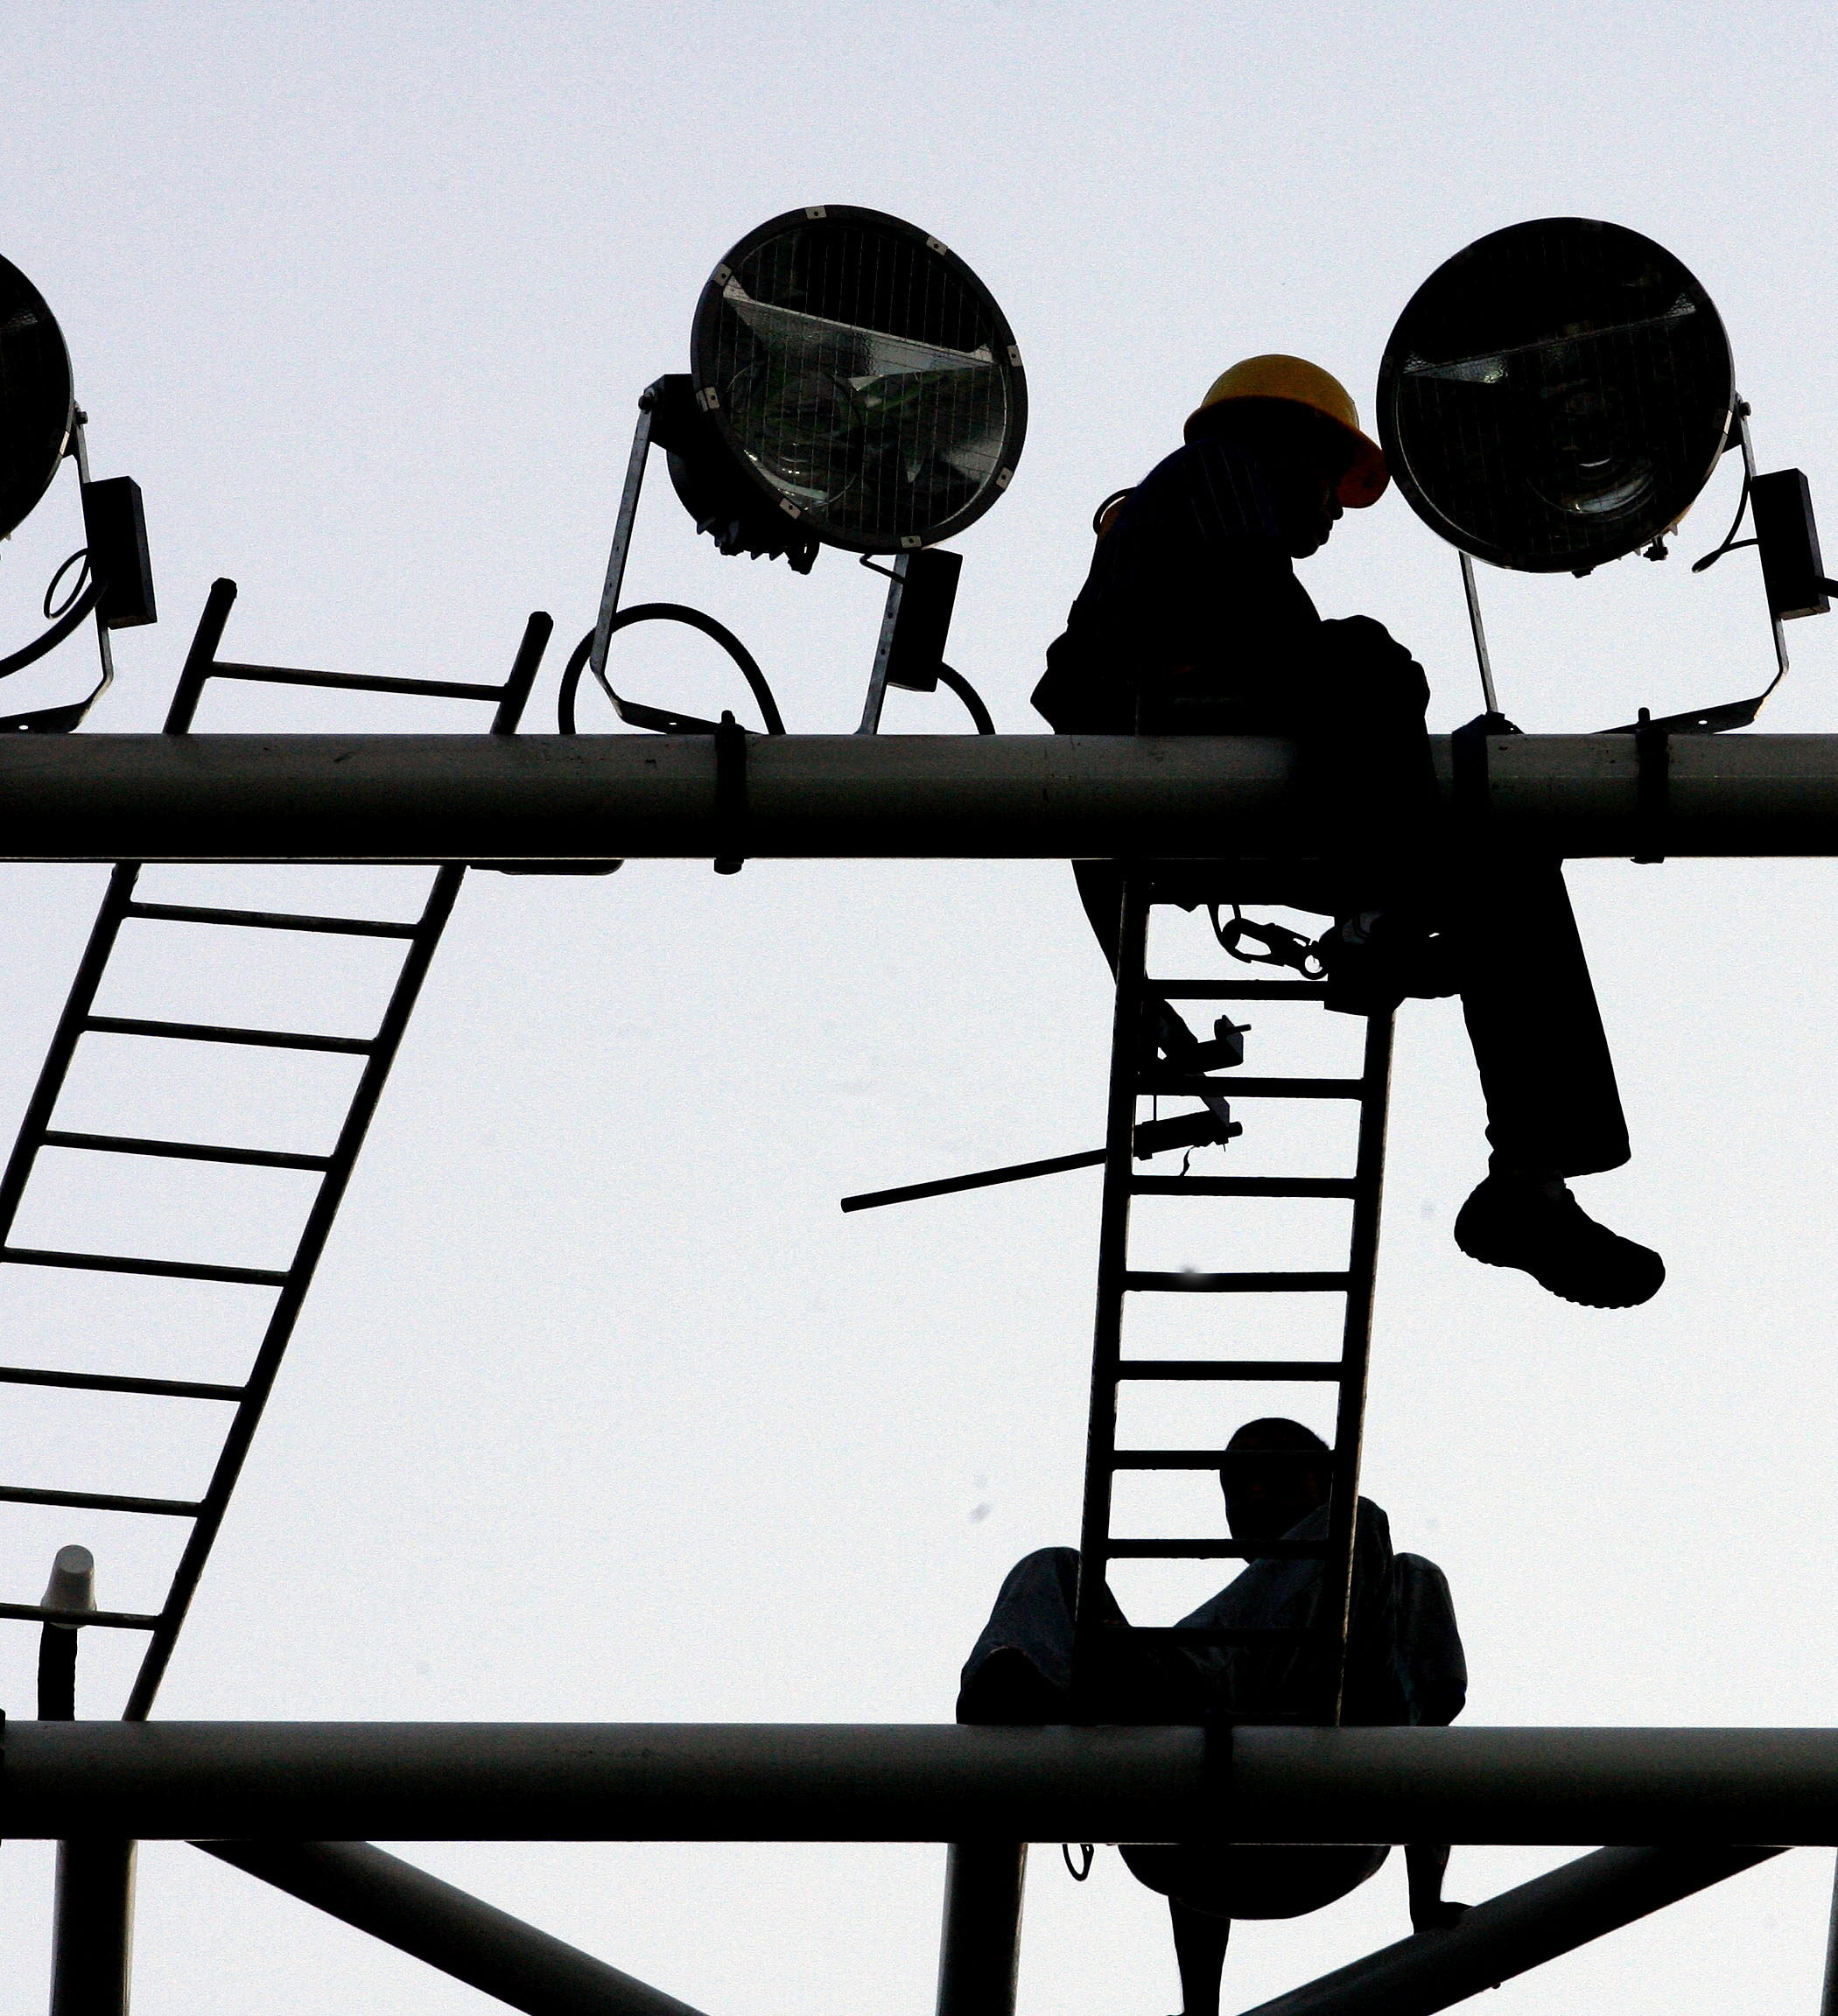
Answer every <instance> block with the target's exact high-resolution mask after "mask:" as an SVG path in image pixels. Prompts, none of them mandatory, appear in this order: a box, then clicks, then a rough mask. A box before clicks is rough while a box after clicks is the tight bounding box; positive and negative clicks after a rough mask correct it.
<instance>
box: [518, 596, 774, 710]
mask: <svg viewBox="0 0 1838 2016" xmlns="http://www.w3.org/2000/svg"><path fill="white" fill-rule="evenodd" d="M654 622H661V623H686V624H687V625H688V626H689V627H690V628H691V630H699V631H700V632H701V633H702V634H703V635H704V636H705V637H710V638H712V639H713V640H714V641H715V642H716V643H717V644H719V646H720V647H721V648H722V649H723V650H724V651H725V652H726V654H727V655H728V656H729V657H730V658H732V659H733V662H734V663H735V664H736V665H737V666H739V667H740V673H741V676H743V677H744V678H745V680H746V681H747V685H748V686H749V687H750V688H751V689H752V691H753V697H754V699H755V700H756V701H758V703H759V706H760V713H761V717H762V718H764V720H765V723H766V732H767V733H768V735H782V734H783V733H784V732H785V721H784V717H783V716H782V714H781V713H780V712H779V707H778V702H777V701H776V700H775V699H774V698H773V697H772V688H771V687H770V686H769V685H768V683H767V682H766V675H765V674H764V673H763V672H762V671H761V669H760V668H759V664H758V662H757V661H756V660H755V659H754V655H753V654H752V652H750V651H749V650H748V649H747V647H746V646H745V645H744V644H743V643H741V641H740V639H739V638H738V637H736V636H735V635H734V634H733V631H732V630H730V629H729V628H728V627H727V626H726V624H725V623H718V622H717V621H716V620H715V619H714V618H713V617H712V616H708V615H705V614H704V613H703V612H702V611H701V610H699V609H691V608H689V607H687V606H685V605H684V604H683V603H681V602H640V603H637V604H635V606H633V607H632V608H630V609H621V611H620V612H619V613H618V614H617V615H616V616H614V619H613V620H612V621H611V622H610V623H609V624H607V638H608V640H610V639H611V638H612V636H613V634H614V632H615V631H619V630H624V629H627V628H628V627H630V626H631V625H633V624H635V623H654ZM594 635H595V633H594V632H593V631H592V630H590V631H589V632H588V633H587V634H586V636H585V637H583V638H582V639H581V641H580V642H579V644H577V645H576V646H575V648H574V653H573V655H572V657H571V658H570V659H569V661H568V664H567V668H566V669H565V671H564V672H563V674H562V684H561V690H560V692H559V693H558V695H557V696H556V726H557V728H558V731H559V732H561V733H562V734H564V735H572V734H573V733H575V732H576V730H575V725H574V706H575V696H576V694H577V692H578V690H579V687H580V683H581V674H582V673H583V672H585V671H586V669H587V665H588V661H589V659H590V658H591V657H592V656H593V640H594ZM594 676H595V677H596V678H597V679H598V680H599V682H600V688H601V690H602V691H603V692H604V693H605V694H606V696H607V699H609V700H610V701H611V702H612V703H613V707H614V711H615V712H616V713H617V714H618V716H619V718H620V719H621V721H625V722H628V723H629V724H630V725H632V726H633V727H635V728H649V729H651V730H653V731H654V732H656V733H658V734H660V735H712V734H713V733H714V732H715V724H714V723H713V722H712V721H705V720H703V719H702V718H700V717H699V716H698V715H694V714H678V713H675V712H670V711H666V710H664V709H663V708H661V707H647V706H645V705H644V704H642V702H640V701H636V700H624V699H621V697H620V696H619V695H618V694H617V693H615V692H614V690H613V687H612V684H611V683H610V682H609V681H608V679H607V676H606V674H605V673H604V672H603V671H602V672H596V673H595V674H594Z"/></svg>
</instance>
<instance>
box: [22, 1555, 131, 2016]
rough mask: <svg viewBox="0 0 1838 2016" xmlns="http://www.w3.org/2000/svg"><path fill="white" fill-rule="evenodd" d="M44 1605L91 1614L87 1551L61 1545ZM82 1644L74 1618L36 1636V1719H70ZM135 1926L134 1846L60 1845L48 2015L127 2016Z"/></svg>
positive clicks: (92, 1601) (100, 1843)
mask: <svg viewBox="0 0 1838 2016" xmlns="http://www.w3.org/2000/svg"><path fill="white" fill-rule="evenodd" d="M45 1601H46V1605H47V1606H49V1605H55V1606H56V1607H58V1608H60V1609H61V1610H63V1611H64V1612H65V1613H66V1614H67V1617H69V1618H74V1617H76V1616H82V1617H83V1618H84V1619H85V1621H88V1619H89V1618H91V1617H93V1616H94V1614H95V1558H94V1557H93V1556H92V1555H91V1553H90V1551H89V1550H88V1548H87V1547H74V1546H73V1547H60V1548H59V1550H58V1552H57V1557H56V1559H55V1560H54V1561H53V1565H52V1571H51V1580H50V1582H49V1583H48V1584H47V1585H46V1591H45ZM80 1643H81V1628H79V1626H78V1625H77V1624H76V1623H75V1622H74V1621H67V1622H63V1623H47V1624H46V1626H45V1628H44V1630H43V1631H42V1632H41V1633H40V1634H39V1716H40V1718H41V1719H44V1720H46V1721H50V1722H54V1723H55V1722H64V1723H68V1722H71V1721H73V1720H74V1719H75V1716H76V1668H77V1647H78V1646H79V1644H80ZM133 1928H134V1844H133V1843H132V1842H131V1841H122V1840H109V1839H102V1840H93V1839H87V1838H86V1839H84V1840H81V1841H60V1842H59V1844H58V1877H57V1894H56V1902H55V1905H54V1907H53V1932H52V1957H51V2016H127V2009H128V1975H129V1963H130V1956H131V1953H132V1949H133Z"/></svg>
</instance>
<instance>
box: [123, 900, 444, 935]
mask: <svg viewBox="0 0 1838 2016" xmlns="http://www.w3.org/2000/svg"><path fill="white" fill-rule="evenodd" d="M123 915H124V916H127V917H151V918H157V919H158V920H159V921H161V922H163V923H167V924H237V925H242V926H246V927H247V928H249V929H251V930H258V931H329V932H331V933H333V935H336V936H339V937H345V938H412V937H413V936H414V935H415V934H416V932H417V930H418V929H419V928H420V927H419V926H418V925H416V924H386V923H384V922H382V921H381V920H379V919H375V918H369V917H290V916H287V915H285V914H284V913H283V912H281V911H278V910H215V909H209V908H204V907H200V906H199V905H197V904H194V903H140V902H133V903H130V904H129V905H128V906H127V907H126V908H125V910H124V911H123Z"/></svg>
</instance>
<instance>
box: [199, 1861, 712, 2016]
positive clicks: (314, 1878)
mask: <svg viewBox="0 0 1838 2016" xmlns="http://www.w3.org/2000/svg"><path fill="white" fill-rule="evenodd" d="M196 1845H197V1846H198V1847H200V1848H202V1849H203V1850H204V1852H205V1853H206V1854H207V1855H214V1856H215V1857H216V1858H217V1859H218V1860H219V1861H220V1862H228V1863H230V1864H231V1865H232V1866H234V1867H235V1868H238V1869H242V1870H245V1871H247V1873H249V1875H251V1876H259V1877H260V1878H261V1879H262V1880H263V1882H264V1883H272V1884H273V1885H274V1886H275V1887H276V1888H277V1889H279V1890H285V1891H286V1892H287V1893H288V1894H289V1895H290V1896H294V1897H298V1898H299V1899H300V1900H301V1901H302V1902H304V1903H307V1904H312V1905H316V1906H317V1907H318V1908H319V1909H320V1910H321V1911H326V1912H329V1913H330V1914H331V1915H332V1916H333V1917H334V1918H342V1919H343V1920H344V1922H346V1924H347V1925H354V1926H355V1927H356V1928H357V1929H358V1930H359V1931H360V1932H368V1933H369V1934H370V1936H372V1937H373V1938H376V1939H381V1940H382V1941H383V1942H384V1943H386V1944H388V1945H390V1946H394V1947H396V1948H397V1949H398V1950H400V1951H402V1952H403V1953H410V1954H412V1955H413V1956H414V1957H415V1958H416V1959H417V1960H425V1961H426V1962H427V1963H428V1964H429V1965H430V1966H431V1967H438V1968H439V1969H440V1971H441V1972H442V1973H444V1974H451V1975H452V1976H453V1978H455V1979H456V1980H459V1981H464V1982H466V1983H467V1985H469V1986H471V1987H474V1988H477V1989H480V1990H481V1991H483V1992H484V1993H486V1994H488V1995H495V1996H496V1997H497V1998H498V1999H499V2001H501V2002H508V2003H509V2005H511V2007H512V2008H513V2009H523V2010H525V2011H527V2012H529V2016H696V2012H695V2011H694V2010H693V2009H691V2007H690V2006H689V2005H688V2004H687V2003H686V2002H679V2001H677V1998H676V1997H675V1996H674V1995H666V1994H665V1993H664V1992H663V1990H662V1989H661V1988H652V1987H649V1986H647V1985H646V1984H645V1983H644V1982H642V1981H637V1980H635V1979H634V1978H632V1976H631V1975H629V1974H621V1972H620V1971H619V1969H618V1968H616V1967H609V1966H607V1964H606V1962H605V1961H604V1960H596V1959H595V1958H594V1957H593V1955H592V1954H590V1953H583V1952H582V1951H581V1950H580V1949H579V1947H577V1946H570V1945H568V1944H567V1943H565V1941H563V1940H560V1939H557V1938H554V1937H553V1936H551V1935H550V1934H549V1933H547V1932H539V1931H537V1929H536V1927H535V1926H534V1925H526V1924H525V1923H524V1922H523V1920H522V1919H521V1918H513V1917H512V1916H511V1915H510V1914H509V1912H508V1911H500V1910H499V1909H497V1908H496V1907H495V1905H491V1904H487V1903H485V1902H484V1901H482V1900H481V1899H480V1898H477V1897H474V1896H473V1895H471V1894H469V1893H468V1892H467V1891H464V1890H461V1889H459V1888H456V1887H455V1886H454V1885H452V1884H451V1883H443V1882H442V1881H441V1880H440V1879H439V1877H438V1876H431V1875H429V1874H428V1873H427V1871H426V1870H425V1869H417V1867H416V1866H415V1865H414V1864H413V1863H412V1862H404V1861H403V1860H401V1859H400V1858H399V1857H396V1856H394V1855H386V1854H385V1853H384V1852H383V1851H382V1849H381V1848H373V1847H371V1845H369V1843H368V1842H367V1841H200V1842H198V1843H197V1844H196Z"/></svg>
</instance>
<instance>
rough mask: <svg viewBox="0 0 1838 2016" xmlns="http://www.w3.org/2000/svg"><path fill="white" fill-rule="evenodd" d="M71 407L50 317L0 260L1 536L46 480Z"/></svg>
mask: <svg viewBox="0 0 1838 2016" xmlns="http://www.w3.org/2000/svg"><path fill="white" fill-rule="evenodd" d="M74 410H75V409H74V399H73V395H72V390H71V379H70V356H69V353H68V352H67V350H66V349H65V347H64V337H63V332H61V331H60V329H59V327H58V325H57V320H56V318H55V317H54V316H53V314H52V312H51V310H50V309H49V308H48V307H46V304H45V297H44V296H43V295H42V294H40V293H39V290H38V289H37V288H36V287H34V286H33V285H32V282H31V281H30V280H28V279H27V278H26V277H25V274H23V273H22V272H21V271H20V270H19V269H18V267H17V266H15V265H13V264H12V263H11V262H10V261H8V260H5V259H0V538H4V537H5V535H7V534H8V533H10V532H11V530H12V529H13V528H14V527H15V526H16V525H18V524H19V523H20V521H22V520H23V519H24V518H25V516H26V514H28V513H29V512H30V511H31V510H32V507H33V506H34V505H35V504H36V503H37V502H38V501H39V498H41V497H42V496H43V495H44V494H45V493H46V491H47V490H48V489H49V488H50V487H51V482H52V479H53V477H54V476H55V475H56V474H57V472H58V464H59V463H60V461H62V459H63V458H64V451H65V450H66V448H67V446H68V445H69V443H70V429H71V423H72V421H73V419H74Z"/></svg>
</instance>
